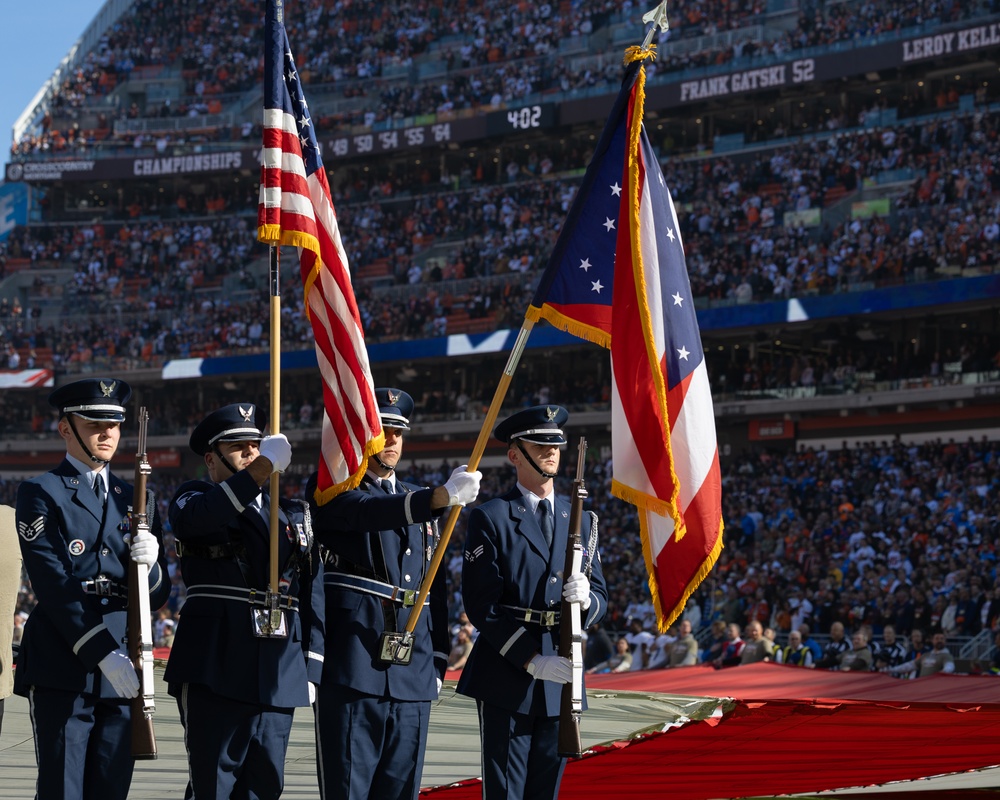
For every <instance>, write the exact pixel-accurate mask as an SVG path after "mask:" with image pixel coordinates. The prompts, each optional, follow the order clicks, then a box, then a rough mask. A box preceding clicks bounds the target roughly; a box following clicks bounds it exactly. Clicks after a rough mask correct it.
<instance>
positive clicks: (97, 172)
mask: <svg viewBox="0 0 1000 800" xmlns="http://www.w3.org/2000/svg"><path fill="white" fill-rule="evenodd" d="M257 164H258V160H257V151H256V150H251V149H243V150H222V151H217V152H211V153H189V154H187V155H182V156H166V155H157V156H135V157H132V158H100V159H77V160H73V161H24V162H15V163H13V164H8V165H7V172H6V175H7V180H8V181H11V182H15V181H24V182H25V183H53V182H56V181H59V182H63V183H66V182H69V181H99V180H127V179H128V178H160V177H164V176H168V175H198V174H205V173H211V172H231V171H232V170H234V169H251V170H254V171H256V170H257V169H258V167H257Z"/></svg>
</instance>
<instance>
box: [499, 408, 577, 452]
mask: <svg viewBox="0 0 1000 800" xmlns="http://www.w3.org/2000/svg"><path fill="white" fill-rule="evenodd" d="M568 419H569V412H568V411H567V410H566V409H565V408H563V407H562V406H551V405H548V406H532V407H531V408H526V409H524V410H523V411H518V412H517V413H516V414H511V415H510V416H509V417H507V419H505V420H504V421H503V422H501V423H500V424H499V425H497V426H496V428H494V430H493V435H494V436H496V437H497V439H499V440H500V441H501V442H506V443H507V444H510V443H511V442H513V441H514V440H515V439H521V440H522V441H525V442H531V443H532V444H556V445H559V444H566V437H565V435H564V434H563V431H562V426H563V425H565V424H566V420H568Z"/></svg>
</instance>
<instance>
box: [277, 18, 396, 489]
mask: <svg viewBox="0 0 1000 800" xmlns="http://www.w3.org/2000/svg"><path fill="white" fill-rule="evenodd" d="M265 36H266V49H265V53H264V147H263V151H262V155H261V179H260V201H259V204H258V207H257V238H258V239H259V240H260V241H262V242H264V243H266V244H270V245H274V246H277V245H294V246H295V247H297V248H298V249H299V268H300V271H301V274H302V283H303V286H304V287H305V308H306V313H307V314H308V316H309V319H310V322H311V323H312V329H313V335H314V337H315V339H316V357H317V359H318V361H319V369H320V375H321V377H322V380H323V437H322V452H321V454H320V463H319V475H318V481H317V489H316V500H317V502H319V503H321V504H322V503H324V502H326V501H327V500H329V499H331V498H332V497H335V496H336V495H337V494H339V493H341V492H342V491H345V490H346V489H350V488H353V487H355V486H357V485H358V483H360V481H361V478H362V476H363V475H364V472H365V466H366V463H367V460H368V456H369V455H371V454H372V453H373V452H375V453H377V452H379V451H380V450H381V449H382V446H383V444H384V442H385V437H384V435H383V433H382V423H381V421H380V419H379V413H378V404H377V403H376V400H375V388H374V382H373V380H372V374H371V367H370V365H369V363H368V351H367V350H366V349H365V339H364V332H363V330H362V327H361V316H360V314H359V313H358V304H357V301H356V300H355V298H354V289H353V287H352V286H351V274H350V268H349V266H348V263H347V254H346V253H345V252H344V246H343V244H342V242H341V239H340V229H339V227H338V226H337V215H336V212H335V211H334V208H333V201H332V199H331V196H330V184H329V183H328V181H327V177H326V170H325V169H324V168H323V159H322V158H321V157H320V151H319V145H318V143H317V141H316V131H315V129H314V128H313V123H312V119H311V118H310V116H309V107H308V105H307V104H306V99H305V97H304V95H303V94H302V84H301V81H300V80H299V75H298V72H297V70H296V69H295V62H294V60H293V59H292V51H291V47H290V46H289V44H288V35H287V33H286V32H285V25H284V7H283V3H282V0H268V3H267V18H266V22H265Z"/></svg>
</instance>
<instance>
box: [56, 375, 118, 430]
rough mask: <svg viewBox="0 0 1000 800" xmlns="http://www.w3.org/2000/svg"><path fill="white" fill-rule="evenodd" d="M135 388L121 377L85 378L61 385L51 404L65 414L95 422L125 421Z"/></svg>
mask: <svg viewBox="0 0 1000 800" xmlns="http://www.w3.org/2000/svg"><path fill="white" fill-rule="evenodd" d="M130 397H132V387H131V386H129V385H128V384H127V383H125V381H123V380H121V379H119V378H84V379H83V380H80V381H73V382H72V383H67V384H66V385H65V386H60V387H59V388H58V389H56V390H55V391H54V392H52V394H50V395H49V405H51V406H52V407H53V408H55V409H58V410H59V413H60V414H61V415H63V416H65V415H66V414H76V415H77V416H78V417H82V418H83V419H86V420H91V421H92V422H124V421H125V404H126V403H127V402H128V401H129V398H130Z"/></svg>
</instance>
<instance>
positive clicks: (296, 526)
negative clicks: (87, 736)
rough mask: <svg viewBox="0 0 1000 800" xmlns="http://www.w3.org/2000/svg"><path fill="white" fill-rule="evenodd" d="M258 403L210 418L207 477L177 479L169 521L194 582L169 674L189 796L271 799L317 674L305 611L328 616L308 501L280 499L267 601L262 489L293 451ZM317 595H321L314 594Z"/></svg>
mask: <svg viewBox="0 0 1000 800" xmlns="http://www.w3.org/2000/svg"><path fill="white" fill-rule="evenodd" d="M263 422H264V417H263V414H262V413H261V412H260V410H259V409H258V408H257V406H255V405H254V404H253V403H234V404H232V405H227V406H224V407H223V408H220V409H218V410H217V411H214V412H212V413H211V414H209V415H208V416H207V417H206V418H205V419H204V420H202V422H200V423H199V424H198V426H197V427H196V428H195V429H194V431H193V432H192V434H191V441H190V444H191V449H192V450H194V452H195V453H197V454H198V455H199V456H202V457H203V459H204V462H205V467H206V469H207V471H208V477H209V480H193V481H187V482H186V483H184V484H182V485H181V486H180V488H178V490H177V494H176V495H175V496H174V499H173V501H172V502H171V503H170V511H169V517H170V524H171V526H172V527H173V532H174V536H175V537H176V539H177V555H178V556H179V557H180V563H181V571H182V574H183V575H184V582H185V584H186V586H187V600H186V601H185V603H184V606H183V608H182V610H181V619H180V624H179V625H178V626H177V632H176V636H175V638H174V644H173V647H172V648H171V650H170V660H169V662H168V663H167V670H166V674H165V676H164V677H165V678H166V681H167V684H168V688H169V692H170V694H171V695H173V696H174V697H175V698H177V704H178V707H179V709H180V717H181V723H182V724H183V725H184V743H185V746H186V747H187V752H188V774H189V784H188V790H187V794H186V797H188V798H190V797H194V798H196V800H217V799H218V800H221V798H229V797H234V798H235V797H241V798H254V799H255V800H269V799H270V798H276V797H278V796H279V795H280V794H281V791H282V788H283V785H284V766H285V752H286V750H287V749H288V738H289V735H290V733H291V727H292V714H293V712H294V710H295V708H296V707H298V706H308V705H309V704H310V701H311V697H310V695H311V693H312V692H311V690H310V682H313V683H315V682H317V681H318V680H319V677H320V674H321V671H322V641H321V634H322V622H321V621H320V620H315V621H311V624H310V625H309V628H310V631H311V632H312V636H313V638H312V640H311V641H310V642H308V643H306V642H305V641H304V640H303V635H302V634H303V625H302V624H301V622H300V613H314V612H313V611H312V609H316V610H317V611H318V612H319V613H322V594H321V591H322V589H321V583H320V581H321V579H320V580H314V577H315V575H314V573H315V572H316V571H317V570H318V569H319V568H320V562H319V554H318V551H316V550H315V546H314V544H313V538H312V530H311V526H310V523H309V513H308V506H307V505H306V504H305V503H304V502H302V501H298V500H285V499H282V500H281V501H280V506H279V512H278V565H279V566H278V572H279V587H277V588H278V597H277V603H276V607H275V606H273V605H272V604H270V603H269V598H268V582H269V576H270V571H271V566H270V530H269V520H270V513H271V512H270V502H271V501H270V498H269V497H268V495H267V494H266V493H262V492H261V486H262V485H263V484H264V483H265V482H267V481H268V480H269V478H270V476H271V473H272V472H283V471H284V470H285V468H286V467H287V466H288V464H289V462H290V461H291V456H292V450H291V446H290V445H289V444H288V439H286V438H285V436H284V435H282V434H275V435H273V436H266V437H265V436H264V435H263V433H262V432H261V428H262V426H263ZM313 590H315V591H316V592H317V594H316V598H315V599H316V601H317V602H315V603H314V602H312V598H311V596H310V594H309V593H310V592H312V591H313Z"/></svg>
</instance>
